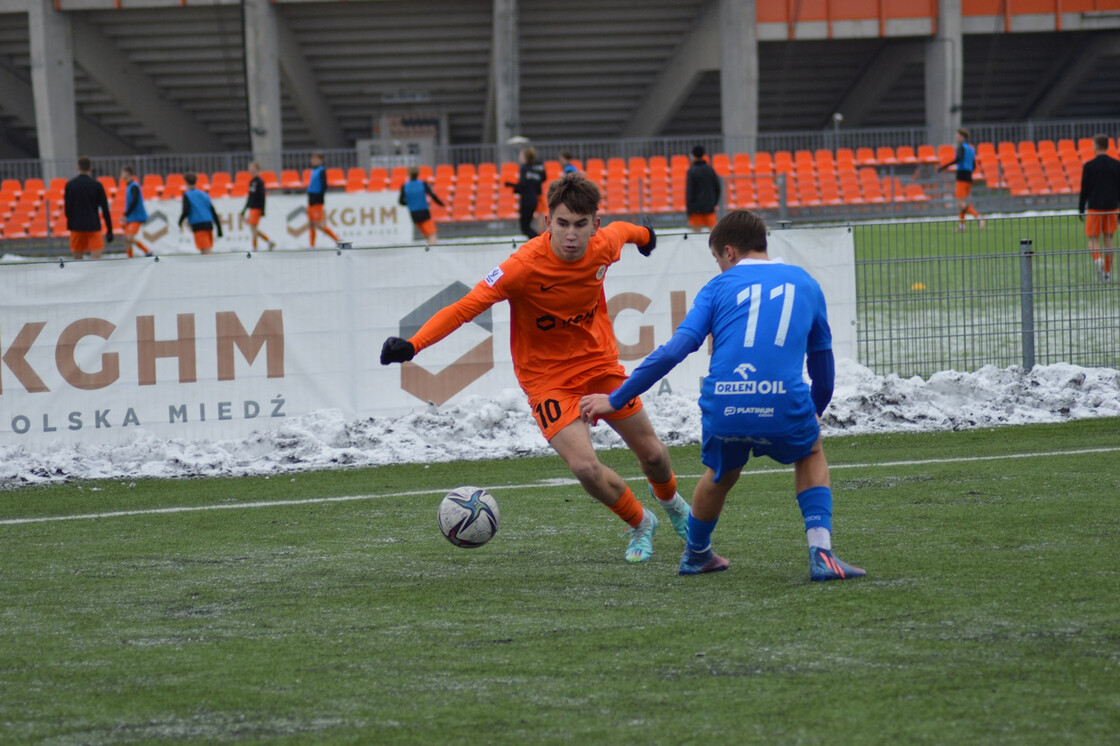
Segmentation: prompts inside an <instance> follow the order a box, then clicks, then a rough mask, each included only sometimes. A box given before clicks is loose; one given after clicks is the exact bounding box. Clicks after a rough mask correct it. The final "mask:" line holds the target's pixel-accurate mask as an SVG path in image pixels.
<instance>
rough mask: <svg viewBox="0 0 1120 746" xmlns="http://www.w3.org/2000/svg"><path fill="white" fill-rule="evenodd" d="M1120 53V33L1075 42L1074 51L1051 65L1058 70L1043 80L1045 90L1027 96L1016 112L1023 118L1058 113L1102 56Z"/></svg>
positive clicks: (1048, 115) (1050, 115)
mask: <svg viewBox="0 0 1120 746" xmlns="http://www.w3.org/2000/svg"><path fill="white" fill-rule="evenodd" d="M1115 54H1120V36H1116V35H1115V34H1107V35H1103V34H1102V35H1100V36H1096V37H1094V38H1093V40H1092V41H1090V42H1089V43H1088V44H1085V45H1074V47H1073V54H1072V55H1071V56H1067V57H1065V58H1063V59H1062V60H1059V61H1056V64H1054V65H1053V66H1052V67H1051V69H1052V70H1054V71H1055V72H1057V73H1058V74H1057V75H1056V76H1055V77H1054V78H1053V79H1052V80H1047V81H1045V82H1044V83H1043V85H1044V86H1045V91H1043V92H1041V93H1040V94H1039V95H1037V96H1029V97H1027V104H1026V105H1024V107H1023V108H1022V109H1020V110H1019V111H1018V112H1016V116H1017V117H1018V118H1020V119H1026V118H1033V119H1043V118H1046V117H1052V116H1054V112H1056V111H1057V110H1058V108H1059V107H1060V106H1061V104H1062V103H1063V102H1064V101H1065V100H1066V99H1067V98H1068V97H1069V96H1070V95H1071V94H1072V93H1073V91H1074V89H1075V88H1076V86H1077V83H1078V81H1081V80H1083V79H1084V78H1085V76H1086V75H1087V74H1088V73H1089V72H1090V71H1091V70H1093V69H1094V68H1095V67H1096V66H1097V64H1098V63H1099V62H1100V59H1101V57H1108V56H1111V55H1115Z"/></svg>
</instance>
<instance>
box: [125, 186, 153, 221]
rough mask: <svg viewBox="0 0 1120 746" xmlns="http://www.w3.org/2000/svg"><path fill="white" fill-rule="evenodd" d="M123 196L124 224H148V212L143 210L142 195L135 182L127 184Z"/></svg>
mask: <svg viewBox="0 0 1120 746" xmlns="http://www.w3.org/2000/svg"><path fill="white" fill-rule="evenodd" d="M125 194H126V195H127V197H126V198H125V201H124V222H126V223H146V222H148V211H147V210H145V209H144V195H143V193H142V192H141V191H140V185H139V184H137V183H136V181H130V182H128V187H126V189H125Z"/></svg>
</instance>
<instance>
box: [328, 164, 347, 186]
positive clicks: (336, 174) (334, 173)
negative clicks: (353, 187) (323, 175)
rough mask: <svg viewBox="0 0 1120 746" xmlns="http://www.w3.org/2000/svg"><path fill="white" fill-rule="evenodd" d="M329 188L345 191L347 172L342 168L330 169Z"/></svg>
mask: <svg viewBox="0 0 1120 746" xmlns="http://www.w3.org/2000/svg"><path fill="white" fill-rule="evenodd" d="M327 186H328V187H330V188H332V189H343V188H344V187H345V186H346V172H345V171H344V170H342V169H341V168H328V169H327Z"/></svg>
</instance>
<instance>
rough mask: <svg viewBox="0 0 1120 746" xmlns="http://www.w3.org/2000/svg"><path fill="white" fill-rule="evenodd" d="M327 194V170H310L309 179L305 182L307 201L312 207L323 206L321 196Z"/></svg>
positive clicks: (316, 168)
mask: <svg viewBox="0 0 1120 746" xmlns="http://www.w3.org/2000/svg"><path fill="white" fill-rule="evenodd" d="M326 192H327V169H326V167H324V166H316V167H315V168H313V169H311V178H309V179H308V180H307V201H308V203H309V204H312V205H321V204H323V195H324V194H326Z"/></svg>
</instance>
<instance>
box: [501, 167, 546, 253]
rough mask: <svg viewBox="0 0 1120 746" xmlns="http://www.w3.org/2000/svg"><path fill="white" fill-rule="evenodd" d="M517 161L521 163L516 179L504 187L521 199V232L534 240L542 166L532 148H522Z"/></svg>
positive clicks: (542, 183)
mask: <svg viewBox="0 0 1120 746" xmlns="http://www.w3.org/2000/svg"><path fill="white" fill-rule="evenodd" d="M518 160H519V161H521V172H520V174H519V175H518V179H517V181H507V182H506V186H507V187H510V188H512V189H513V190H514V191H515V192H517V194H518V195H519V196H520V197H521V232H522V233H524V234H525V235H526V236H528V237H529V238H536V237H537V235H539V234H538V232H537V230H536V228H535V227H534V226H533V217H534V215H535V214H536V212H537V209H538V206H539V205H538V203H539V202H540V201H541V192H542V191H543V189H544V178H545V175H544V164H543V163H540V162H539V161H537V151H536V150H534V149H533V148H524V149H523V150H522V151H521V155H519V156H518Z"/></svg>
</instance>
